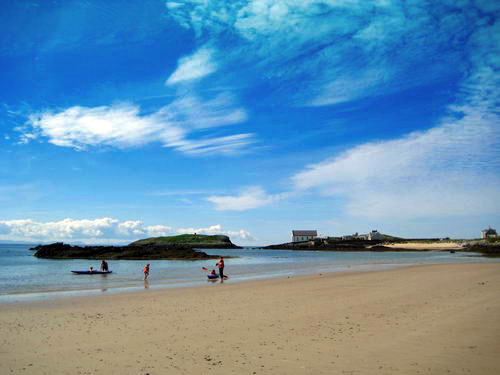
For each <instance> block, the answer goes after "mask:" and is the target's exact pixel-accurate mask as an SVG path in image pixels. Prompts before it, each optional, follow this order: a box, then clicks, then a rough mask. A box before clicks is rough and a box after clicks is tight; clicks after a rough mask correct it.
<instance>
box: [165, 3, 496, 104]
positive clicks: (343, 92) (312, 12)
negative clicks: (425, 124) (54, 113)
mask: <svg viewBox="0 0 500 375" xmlns="http://www.w3.org/2000/svg"><path fill="white" fill-rule="evenodd" d="M490 3H491V2H490ZM477 7H480V8H481V10H482V11H484V12H491V13H490V14H487V13H484V14H482V13H481V12H478V9H477ZM167 8H168V14H169V15H170V16H171V17H172V18H173V19H174V20H176V21H177V22H178V23H179V24H180V25H182V26H184V27H186V28H190V29H192V30H194V31H195V33H196V35H197V36H199V37H200V36H201V35H202V34H204V38H203V40H206V39H207V38H210V39H211V41H212V42H213V44H212V45H213V46H216V45H218V43H217V41H218V40H221V41H222V42H223V39H224V37H225V35H227V31H228V30H231V31H232V32H234V33H235V34H237V35H239V36H240V37H241V38H242V40H243V41H242V43H241V44H235V45H233V46H231V49H228V50H225V51H224V54H222V53H221V54H218V59H219V65H220V66H222V65H227V66H231V64H233V63H239V64H242V63H243V64H247V65H251V66H252V67H253V69H254V70H256V71H259V72H260V73H261V75H263V76H265V77H266V79H268V80H269V81H271V82H273V84H276V85H279V82H283V81H284V80H286V81H287V82H293V80H294V79H297V78H300V85H296V86H293V88H292V90H290V91H291V94H290V95H288V97H289V98H290V103H293V104H294V105H300V106H302V105H306V106H309V105H312V106H325V105H332V104H337V103H341V102H347V101H351V100H355V99H360V98H363V97H366V96H373V95H383V94H387V93H393V92H397V91H400V90H404V89H407V88H409V87H414V86H419V85H422V84H425V83H430V82H435V80H436V79H438V78H440V77H441V78H442V77H443V76H446V75H448V74H450V69H449V67H450V66H456V67H457V69H456V70H457V72H458V71H459V66H460V64H462V63H463V56H462V54H461V51H463V49H464V45H463V41H464V40H467V39H468V37H469V36H470V35H471V34H472V33H473V32H474V31H475V30H476V29H477V28H478V26H480V25H482V24H486V23H489V22H490V21H489V20H490V19H491V18H490V17H491V16H492V15H493V13H494V12H495V10H496V8H497V6H491V5H490V4H488V2H487V1H483V2H480V3H477V2H475V3H473V2H451V1H449V2H447V4H446V7H445V6H443V7H441V6H440V5H436V4H434V3H432V2H424V1H422V2H418V1H413V2H395V1H389V0H366V1H358V0H251V1H243V0H242V1H238V0H235V1H231V2H227V1H218V0H216V1H198V0H191V1H185V2H182V4H181V3H178V2H175V3H174V4H172V5H169V4H167ZM200 39H201V38H200ZM458 51H460V52H458ZM436 56H439V59H436ZM225 73H227V76H228V77H230V78H228V79H232V77H233V76H232V75H231V72H225ZM289 86H290V85H289ZM280 92H281V91H280Z"/></svg>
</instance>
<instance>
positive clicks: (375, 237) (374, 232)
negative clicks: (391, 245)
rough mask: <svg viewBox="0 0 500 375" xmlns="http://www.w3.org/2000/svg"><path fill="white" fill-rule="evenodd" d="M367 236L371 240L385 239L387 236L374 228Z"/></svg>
mask: <svg viewBox="0 0 500 375" xmlns="http://www.w3.org/2000/svg"><path fill="white" fill-rule="evenodd" d="M367 236H368V240H369V241H374V240H385V236H384V235H383V234H382V233H380V232H379V231H378V230H372V231H371V232H370V233H368V234H367Z"/></svg>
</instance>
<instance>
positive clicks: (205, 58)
mask: <svg viewBox="0 0 500 375" xmlns="http://www.w3.org/2000/svg"><path fill="white" fill-rule="evenodd" d="M213 53H214V51H213V49H212V48H210V47H202V48H200V49H199V50H197V51H196V52H195V53H194V54H192V55H191V56H186V57H183V58H181V59H180V60H179V62H178V66H177V69H176V70H175V71H174V72H173V73H172V74H171V75H170V77H169V78H168V79H167V81H166V82H165V84H167V85H173V84H177V83H183V82H186V81H193V80H197V79H200V78H203V77H205V76H207V75H209V74H211V73H213V72H215V71H216V70H217V64H216V63H215V61H214V60H213V58H212V55H213Z"/></svg>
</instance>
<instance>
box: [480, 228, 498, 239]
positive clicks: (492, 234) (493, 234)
mask: <svg viewBox="0 0 500 375" xmlns="http://www.w3.org/2000/svg"><path fill="white" fill-rule="evenodd" d="M496 236H497V231H496V230H495V229H493V228H491V227H489V228H488V229H483V230H482V231H481V238H488V237H496Z"/></svg>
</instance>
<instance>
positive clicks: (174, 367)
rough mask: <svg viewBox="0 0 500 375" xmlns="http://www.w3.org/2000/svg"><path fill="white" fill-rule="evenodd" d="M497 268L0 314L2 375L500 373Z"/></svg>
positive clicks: (272, 284) (162, 295)
mask: <svg viewBox="0 0 500 375" xmlns="http://www.w3.org/2000/svg"><path fill="white" fill-rule="evenodd" d="M498 311H500V263H483V264H454V265H431V266H418V267H412V268H405V269H398V270H391V271H383V272H370V273H352V274H334V275H313V276H306V277H297V278H289V279H288V278H285V279H274V280H265V281H252V282H246V283H231V282H225V283H223V284H221V283H216V284H210V285H207V286H206V287H200V288H183V289H182V288H181V289H171V290H156V291H151V290H148V291H147V292H143V293H133V294H132V293H131V294H117V295H109V296H99V297H93V298H91V297H82V298H78V299H76V298H75V299H64V300H57V301H52V302H49V301H45V302H36V303H35V302H33V303H20V304H4V305H0V373H1V374H143V375H144V374H150V375H156V374H207V373H214V374H273V375H274V374H439V375H442V374H482V375H487V374H492V375H493V374H495V375H496V374H499V373H500V356H499V355H498V354H499V353H500V315H499V314H498Z"/></svg>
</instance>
